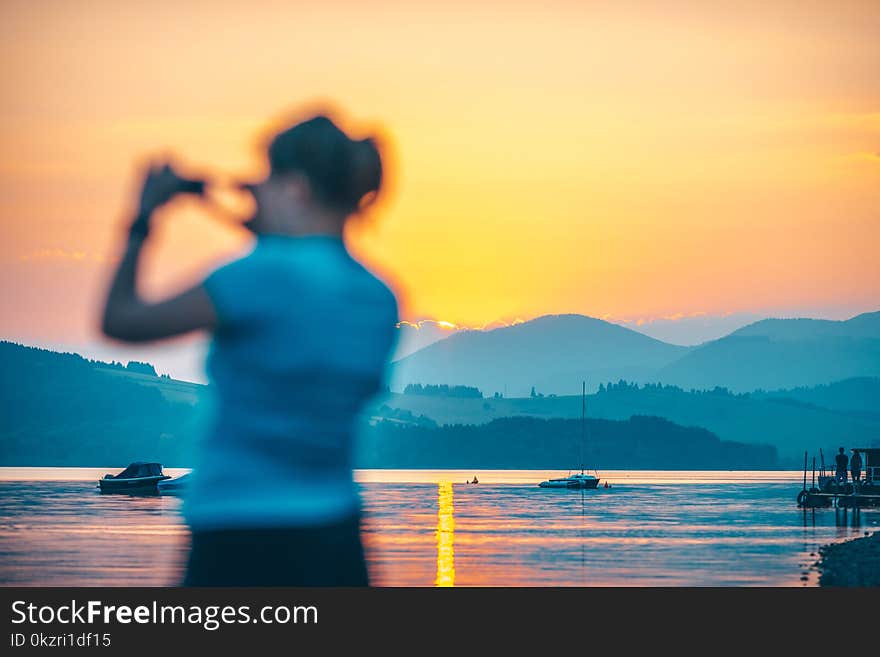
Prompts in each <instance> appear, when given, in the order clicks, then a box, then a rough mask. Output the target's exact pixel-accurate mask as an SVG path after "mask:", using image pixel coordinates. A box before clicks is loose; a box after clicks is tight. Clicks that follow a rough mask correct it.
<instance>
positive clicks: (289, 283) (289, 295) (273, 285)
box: [185, 236, 397, 530]
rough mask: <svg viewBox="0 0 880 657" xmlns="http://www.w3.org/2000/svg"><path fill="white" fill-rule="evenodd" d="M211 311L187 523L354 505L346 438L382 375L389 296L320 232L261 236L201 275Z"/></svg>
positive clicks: (325, 518)
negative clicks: (206, 418) (207, 393)
mask: <svg viewBox="0 0 880 657" xmlns="http://www.w3.org/2000/svg"><path fill="white" fill-rule="evenodd" d="M205 289H206V290H207V292H208V295H209V296H210V298H211V300H212V302H213V304H214V307H215V311H216V313H217V317H218V325H217V328H216V329H215V332H214V340H213V343H212V346H211V351H210V354H209V356H208V375H209V378H210V379H211V383H212V390H213V395H214V402H213V403H214V410H213V415H214V418H213V423H212V427H211V429H210V431H209V434H208V436H207V437H206V440H205V441H203V444H202V447H201V449H200V450H199V452H200V453H199V456H198V458H197V460H196V463H195V464H194V465H195V470H194V473H193V483H192V486H191V490H190V492H189V494H188V495H187V499H186V503H185V513H186V516H187V519H188V522H189V523H190V525H191V526H192V527H193V529H196V530H199V529H225V528H231V529H233V528H247V527H291V526H293V527H296V526H310V525H315V524H322V523H325V522H332V521H334V520H338V519H340V518H342V517H345V516H347V515H351V514H353V513H356V512H357V511H358V508H359V502H358V496H357V491H356V488H355V485H354V482H353V479H352V453H353V445H352V439H353V435H354V429H355V423H356V421H357V417H358V414H359V412H360V411H361V409H362V407H363V405H364V404H365V402H366V401H367V400H368V399H369V398H370V397H371V396H373V395H374V394H376V393H377V392H378V391H379V390H380V387H381V385H382V382H383V379H384V375H385V368H386V364H387V362H388V358H389V356H390V354H391V350H392V348H393V346H394V342H395V339H396V328H395V326H396V323H397V302H396V300H395V298H394V295H393V294H392V293H391V291H390V290H389V289H388V287H386V286H385V284H384V283H382V282H381V281H380V280H379V279H377V278H376V277H375V276H373V275H372V274H371V273H370V272H369V271H367V270H366V269H365V268H364V267H363V266H362V265H361V264H360V263H358V262H357V261H356V260H354V259H353V258H352V257H351V255H350V254H349V253H348V251H347V250H346V248H345V246H344V244H343V242H342V240H340V239H336V238H331V237H302V238H293V237H280V236H278V237H276V236H272V237H261V238H259V239H258V240H257V244H256V246H255V247H254V250H253V251H252V252H251V253H250V254H249V255H247V256H245V257H243V258H241V259H240V260H236V261H234V262H232V263H230V264H228V265H225V266H223V267H221V268H219V269H217V270H216V271H215V272H214V273H212V274H211V275H210V276H209V277H208V278H207V280H206V281H205Z"/></svg>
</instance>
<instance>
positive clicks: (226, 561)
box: [183, 516, 369, 586]
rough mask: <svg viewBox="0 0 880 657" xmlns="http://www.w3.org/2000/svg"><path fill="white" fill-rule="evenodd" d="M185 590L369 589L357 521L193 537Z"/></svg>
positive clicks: (195, 533) (202, 533) (240, 530)
mask: <svg viewBox="0 0 880 657" xmlns="http://www.w3.org/2000/svg"><path fill="white" fill-rule="evenodd" d="M183 585H184V586H368V585H369V581H368V577H367V565H366V561H365V559H364V550H363V546H362V545H361V537H360V522H359V518H358V517H356V516H355V517H352V518H348V519H346V520H343V521H340V522H336V523H333V524H328V525H320V526H315V527H295V528H294V527H286V528H267V529H223V530H212V531H197V532H193V535H192V545H191V547H190V552H189V563H188V564H187V568H186V578H185V580H184V582H183Z"/></svg>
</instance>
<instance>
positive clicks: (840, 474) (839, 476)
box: [835, 470, 846, 483]
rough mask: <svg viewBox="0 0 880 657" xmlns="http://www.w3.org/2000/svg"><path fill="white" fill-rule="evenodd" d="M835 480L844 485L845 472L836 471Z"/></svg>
mask: <svg viewBox="0 0 880 657" xmlns="http://www.w3.org/2000/svg"><path fill="white" fill-rule="evenodd" d="M835 478H836V479H837V481H840V482H843V483H846V470H838V471H837V475H836V477H835Z"/></svg>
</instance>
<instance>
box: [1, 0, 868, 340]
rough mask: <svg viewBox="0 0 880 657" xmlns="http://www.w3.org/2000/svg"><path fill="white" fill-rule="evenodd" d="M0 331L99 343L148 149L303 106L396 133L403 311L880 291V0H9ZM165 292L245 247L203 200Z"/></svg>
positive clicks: (390, 215)
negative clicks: (99, 310) (333, 110)
mask: <svg viewBox="0 0 880 657" xmlns="http://www.w3.org/2000/svg"><path fill="white" fill-rule="evenodd" d="M0 33H2V39H0V81H2V93H3V103H2V107H0V112H2V121H0V142H2V145H3V148H2V150H0V231H2V232H0V236H2V239H0V337H2V338H15V339H19V340H29V341H31V342H38V341H42V342H46V341H55V342H61V341H65V342H77V341H88V340H91V339H95V338H96V336H97V333H96V331H95V324H96V314H95V313H96V310H95V309H96V306H97V304H98V302H99V299H100V297H101V295H102V293H103V286H104V284H105V279H106V276H107V268H108V266H109V263H110V262H112V259H113V257H114V256H115V253H116V249H117V248H118V238H119V237H120V230H119V222H120V221H121V219H122V218H123V217H124V216H125V213H126V211H127V209H128V208H130V207H131V185H132V178H133V174H134V171H135V167H136V163H137V162H138V161H142V160H143V158H144V157H146V156H149V155H151V154H156V153H162V152H167V153H174V154H175V155H176V156H177V157H179V159H180V161H181V162H182V163H183V164H184V165H187V166H189V167H190V168H191V169H192V170H203V171H217V172H221V173H226V174H233V175H242V176H250V175H254V174H255V173H258V172H259V171H260V167H261V166H262V164H263V163H262V160H261V155H260V150H259V147H260V144H261V141H260V140H261V137H262V136H263V135H265V134H266V130H267V129H268V128H269V127H270V126H271V125H272V124H273V122H276V121H278V120H280V119H282V118H283V117H284V116H285V115H286V114H288V113H289V112H290V111H292V110H296V109H297V108H298V107H300V106H301V105H302V104H304V103H314V102H325V103H331V104H332V105H333V106H335V107H337V108H339V109H340V110H341V112H342V117H343V119H344V122H345V123H346V124H347V125H351V126H354V127H355V128H360V129H361V130H362V131H363V132H365V133H366V132H370V131H371V130H379V131H380V132H381V134H382V135H383V136H384V139H385V141H386V143H387V144H388V145H389V153H390V155H391V157H392V160H393V165H392V183H393V184H392V189H391V193H390V194H389V196H388V198H387V199H386V200H385V202H384V203H383V204H382V205H381V206H380V207H379V208H378V211H377V212H376V213H375V216H374V217H372V218H371V221H370V223H369V225H365V226H363V227H361V228H359V229H358V230H356V231H354V232H353V234H352V235H351V243H352V248H353V249H354V250H355V251H356V252H357V253H359V254H362V255H363V256H364V257H365V258H366V259H367V260H368V261H369V262H370V263H372V264H373V265H374V266H375V267H376V268H377V269H378V270H379V271H381V272H383V274H384V275H385V276H386V277H388V278H389V280H391V281H392V282H393V283H394V285H395V286H396V289H397V290H398V294H399V296H400V299H401V303H402V314H403V317H404V318H407V319H413V320H415V319H418V318H424V317H433V318H438V319H443V320H446V321H449V322H454V323H457V324H465V325H470V326H473V325H482V324H485V323H487V322H492V321H496V320H506V321H512V320H514V319H516V318H520V319H528V318H531V317H535V316H538V315H542V314H547V313H562V312H578V313H584V314H589V315H593V316H597V317H607V318H612V319H617V320H624V319H626V320H633V321H635V320H640V319H641V320H643V321H644V320H645V319H651V318H660V317H666V318H678V317H683V318H686V317H688V316H692V315H695V314H699V313H705V314H707V315H724V314H727V313H755V314H758V315H790V314H811V315H813V316H827V317H836V318H842V317H848V316H850V315H853V314H856V313H859V312H864V311H867V310H876V309H878V308H880V257H878V252H880V248H878V247H880V202H878V201H880V2H877V1H876V0H863V1H859V2H855V1H850V0H835V1H833V2H832V1H828V2H811V1H809V0H807V1H803V0H797V1H795V0H791V1H789V0H785V1H780V2H763V1H749V0H747V1H745V2H737V3H730V2H723V3H722V2H704V1H697V0H693V1H671V2H663V1H660V2H648V1H645V2H629V1H622V2H621V1H620V0H617V1H615V2H596V3H591V2H583V1H571V2H563V1H559V0H555V1H553V0H551V1H547V2H540V3H539V2H534V3H531V2H530V3H526V2H516V1H515V0H504V1H503V2H502V1H500V0H496V1H493V2H483V3H478V2H477V3H475V2H464V1H461V2H459V1H457V0H443V1H439V0H438V1H435V0H425V1H420V2H388V1H385V0H379V1H375V2H373V1H370V2H363V1H355V0H349V1H346V2H339V1H336V0H324V1H322V2H314V3H304V2H303V3H297V2H290V1H289V0H288V1H283V2H282V1H279V2H267V1H263V0H254V1H253V2H248V3H242V2H239V1H234V2H225V1H218V0H214V1H212V2H207V1H201V0H198V1H189V2H187V1H183V0H177V1H175V2H170V1H167V2H166V1H164V0H154V1H151V2H128V1H127V0H113V1H107V2H104V1H95V2H80V1H78V0H59V1H52V0H41V1H39V2H34V1H32V0H28V1H23V2H22V1H18V0H5V1H4V2H3V4H2V8H0ZM173 214H174V213H169V216H168V217H166V218H165V219H166V221H163V222H162V226H161V228H160V231H159V234H158V237H159V239H158V241H157V244H156V247H155V249H154V252H153V253H151V260H150V263H149V264H150V272H149V278H150V284H151V285H150V290H151V292H153V293H155V292H156V291H157V290H162V289H172V288H174V287H176V286H180V285H182V284H183V283H185V282H189V281H192V280H195V279H197V278H198V277H199V276H200V275H202V274H203V273H204V272H205V271H206V270H207V268H209V267H211V266H212V265H213V264H214V263H216V262H218V261H220V260H221V259H223V258H228V257H230V255H232V254H234V253H235V252H236V251H237V250H239V249H240V248H241V247H242V240H241V236H240V235H239V234H238V233H237V232H235V231H232V230H228V229H224V228H221V227H219V226H218V225H217V222H215V221H213V220H212V219H210V218H208V216H207V215H205V214H203V213H202V212H201V211H200V210H199V209H198V208H196V207H195V206H193V205H192V204H190V205H185V206H183V207H181V208H180V212H179V213H177V216H172V215H173Z"/></svg>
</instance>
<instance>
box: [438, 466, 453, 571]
mask: <svg viewBox="0 0 880 657" xmlns="http://www.w3.org/2000/svg"><path fill="white" fill-rule="evenodd" d="M434 583H435V584H436V585H437V586H455V501H454V494H453V492H452V483H451V482H448V481H444V482H441V483H439V484H437V578H436V579H435V580H434Z"/></svg>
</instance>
